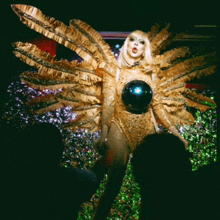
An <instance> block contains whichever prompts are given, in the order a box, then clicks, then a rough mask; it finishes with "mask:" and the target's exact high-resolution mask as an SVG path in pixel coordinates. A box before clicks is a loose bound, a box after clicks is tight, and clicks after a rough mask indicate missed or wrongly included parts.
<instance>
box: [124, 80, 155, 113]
mask: <svg viewBox="0 0 220 220" xmlns="http://www.w3.org/2000/svg"><path fill="white" fill-rule="evenodd" d="M152 96H153V92H152V90H151V88H150V86H149V85H148V84H147V83H146V82H144V81H142V80H133V81H131V82H129V83H128V84H126V86H125V87H124V89H123V91H122V101H123V103H124V105H125V107H126V108H127V110H128V111H129V112H131V113H134V114H142V113H145V112H147V107H148V105H149V104H150V103H151V100H152Z"/></svg>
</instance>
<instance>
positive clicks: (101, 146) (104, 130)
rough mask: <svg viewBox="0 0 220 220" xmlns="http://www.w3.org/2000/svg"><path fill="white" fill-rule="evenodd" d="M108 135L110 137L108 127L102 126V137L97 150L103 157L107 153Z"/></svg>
mask: <svg viewBox="0 0 220 220" xmlns="http://www.w3.org/2000/svg"><path fill="white" fill-rule="evenodd" d="M107 135H108V126H107V125H102V130H101V137H100V138H99V140H98V141H97V142H96V143H95V149H96V150H97V151H98V152H99V154H101V155H103V154H104V153H105V152H106V148H107V145H106V144H105V142H106V141H107Z"/></svg>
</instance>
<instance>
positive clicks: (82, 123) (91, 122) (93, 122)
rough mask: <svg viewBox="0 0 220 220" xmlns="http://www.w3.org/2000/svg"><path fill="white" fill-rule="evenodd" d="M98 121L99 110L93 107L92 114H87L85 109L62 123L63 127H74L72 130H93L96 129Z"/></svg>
mask: <svg viewBox="0 0 220 220" xmlns="http://www.w3.org/2000/svg"><path fill="white" fill-rule="evenodd" d="M99 121H100V110H99V109H95V111H94V112H93V114H92V115H88V114H87V112H86V111H83V112H80V114H78V115H77V118H76V119H75V120H71V121H69V122H68V123H67V124H65V125H63V128H65V129H74V131H76V130H78V129H79V128H81V129H88V130H90V131H91V130H92V132H94V131H95V130H98V127H99Z"/></svg>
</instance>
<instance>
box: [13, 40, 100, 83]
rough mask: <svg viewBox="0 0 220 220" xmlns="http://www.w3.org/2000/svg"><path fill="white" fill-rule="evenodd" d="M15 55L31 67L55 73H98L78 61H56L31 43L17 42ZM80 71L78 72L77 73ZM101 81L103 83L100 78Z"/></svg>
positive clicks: (85, 63)
mask: <svg viewBox="0 0 220 220" xmlns="http://www.w3.org/2000/svg"><path fill="white" fill-rule="evenodd" d="M14 47H15V51H14V53H15V55H16V56H17V57H18V58H20V59H21V60H22V61H23V62H25V63H27V64H28V65H30V66H34V67H36V68H38V69H40V68H42V67H46V68H48V69H47V71H48V70H49V69H53V70H55V71H59V72H62V73H63V75H64V74H72V75H78V72H80V71H81V72H84V73H87V74H92V75H96V76H97V73H96V71H95V70H94V68H93V67H92V66H91V65H89V64H88V63H87V62H85V61H84V62H81V63H78V62H77V61H76V60H75V61H72V62H69V61H68V60H60V61H54V60H53V58H54V57H52V56H50V54H49V53H47V52H44V51H41V50H40V49H39V48H38V47H37V46H36V45H33V44H30V43H22V42H17V43H15V44H14ZM77 71H78V72H77ZM96 78H99V81H101V78H100V77H98V76H97V77H96Z"/></svg>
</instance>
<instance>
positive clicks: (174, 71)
mask: <svg viewBox="0 0 220 220" xmlns="http://www.w3.org/2000/svg"><path fill="white" fill-rule="evenodd" d="M12 8H13V10H14V11H15V13H16V14H17V15H18V16H19V17H20V19H21V21H22V22H23V23H24V24H26V25H27V26H28V27H29V28H31V29H33V30H35V31H37V32H39V33H41V34H43V35H44V36H46V37H48V38H50V39H53V40H55V41H56V42H58V43H60V44H62V45H64V46H65V47H67V48H69V49H71V50H73V51H75V52H76V53H77V54H78V55H79V56H80V57H81V58H82V59H83V60H84V61H83V62H80V63H79V62H78V61H71V62H69V61H67V60H60V61H56V60H54V57H52V56H51V55H50V54H49V53H47V52H44V51H41V50H40V49H39V48H38V47H37V46H36V45H33V44H30V43H22V42H17V43H15V44H14V46H15V52H14V53H15V55H16V56H17V57H18V58H20V59H21V60H22V61H23V62H25V63H27V64H29V65H31V66H34V67H36V68H37V69H38V72H37V73H36V72H24V73H22V74H21V75H20V78H21V80H22V81H24V82H25V83H26V84H27V85H29V86H30V87H32V88H36V89H41V90H43V89H47V88H49V89H51V90H54V91H57V93H56V94H51V95H48V96H47V97H46V98H45V97H37V98H36V99H35V100H33V101H30V102H29V103H28V105H29V106H30V108H33V109H35V111H36V107H37V108H38V110H37V112H38V113H44V112H46V111H53V110H56V109H58V108H61V107H65V106H71V107H72V111H73V112H74V113H76V114H77V115H78V117H77V118H76V119H74V120H72V121H70V122H69V123H68V124H66V125H64V128H68V129H73V131H74V130H77V129H87V130H90V131H91V132H94V131H97V130H99V129H101V137H100V139H99V141H98V143H97V145H96V147H97V149H98V150H99V152H100V153H101V154H102V155H103V156H102V158H101V159H100V160H98V161H97V162H96V163H95V166H94V167H93V171H94V172H95V173H96V174H97V176H98V177H99V178H100V179H101V178H102V177H103V175H104V173H105V172H108V180H107V184H106V188H105V191H104V193H103V194H102V195H101V198H100V201H99V203H98V206H97V208H96V211H95V215H94V219H95V220H98V219H99V220H104V219H106V218H107V216H108V214H109V211H110V209H111V206H112V203H113V201H114V199H115V197H116V196H117V194H118V192H119V190H120V187H121V184H122V180H123V177H124V174H125V170H126V165H127V162H128V158H129V154H130V153H132V152H134V150H135V148H136V147H137V145H139V144H140V143H141V142H142V141H143V139H144V137H145V136H147V135H149V134H153V133H155V132H158V131H159V129H158V125H161V126H163V127H164V128H165V129H167V130H168V132H172V133H173V134H174V135H175V136H177V137H179V138H180V140H181V141H183V143H184V144H185V147H186V148H187V141H186V140H184V139H183V137H182V136H181V135H180V133H179V132H178V130H177V128H176V125H184V124H187V125H191V124H193V123H194V122H195V121H194V117H193V115H192V114H191V113H190V112H188V111H187V109H186V106H189V107H195V108H197V109H199V110H201V111H205V110H207V109H209V108H214V107H215V102H214V101H213V100H212V99H210V98H208V97H204V96H203V95H201V94H200V95H198V94H197V93H196V92H193V91H190V90H188V89H187V88H186V82H188V81H190V80H192V79H193V78H195V77H198V78H199V77H201V76H205V75H210V74H213V73H214V72H215V69H216V65H215V55H214V54H213V53H212V54H207V55H203V56H198V57H193V58H187V59H185V60H184V59H183V58H185V56H186V55H188V54H189V48H187V47H180V48H176V49H173V50H170V51H167V52H164V53H163V54H160V53H161V51H162V50H164V49H165V47H166V46H167V45H169V44H170V43H171V42H172V36H171V34H170V33H169V32H168V29H169V25H167V26H166V27H165V28H164V29H160V27H159V26H157V25H156V26H153V27H152V29H151V31H150V32H149V33H148V34H146V33H144V32H142V31H134V32H132V33H131V34H130V35H129V36H128V37H127V38H126V40H125V43H124V45H123V47H122V50H121V53H120V56H119V59H118V61H117V60H116V58H115V57H114V55H113V54H112V51H111V49H110V47H109V45H108V44H107V43H105V42H104V41H103V39H102V37H101V36H100V35H99V33H98V32H96V31H95V30H94V29H93V28H92V27H91V26H89V25H88V24H86V23H85V22H82V21H80V20H71V21H70V25H69V27H67V26H66V25H64V24H63V23H62V22H59V21H56V20H55V19H54V18H49V17H45V16H44V15H43V13H42V12H41V11H40V10H39V9H37V8H35V7H33V6H28V5H12Z"/></svg>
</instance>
